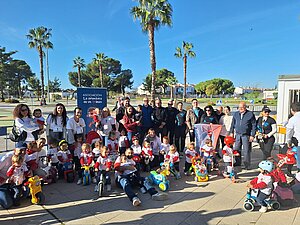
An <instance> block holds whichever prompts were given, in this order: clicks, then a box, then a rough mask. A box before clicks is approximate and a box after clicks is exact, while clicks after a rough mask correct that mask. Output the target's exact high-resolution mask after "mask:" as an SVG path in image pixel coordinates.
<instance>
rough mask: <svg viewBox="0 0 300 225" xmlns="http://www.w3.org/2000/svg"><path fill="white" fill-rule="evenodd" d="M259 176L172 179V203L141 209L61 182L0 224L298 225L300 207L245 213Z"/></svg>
mask: <svg viewBox="0 0 300 225" xmlns="http://www.w3.org/2000/svg"><path fill="white" fill-rule="evenodd" d="M273 153H274V154H275V153H276V151H274V152H273ZM252 156H253V166H252V167H253V168H255V167H256V166H257V164H258V162H259V160H260V157H261V152H260V150H259V149H258V148H255V149H254V150H253V152H252ZM183 160H184V159H182V162H181V167H182V166H183V165H184V163H183ZM257 174H258V172H256V171H255V170H252V171H248V172H246V173H239V178H240V181H241V182H240V183H232V182H231V181H230V180H228V179H224V178H223V177H221V176H217V174H215V175H213V176H212V177H211V179H210V180H209V181H208V182H206V183H197V182H195V181H193V177H192V176H188V177H186V176H183V178H182V179H180V180H175V179H174V177H170V183H171V188H170V190H169V191H168V194H169V199H168V200H166V201H162V202H157V201H153V200H152V199H151V197H150V195H149V194H141V193H139V197H140V199H141V200H142V204H141V206H139V207H134V206H132V204H131V202H130V201H129V200H128V198H127V196H126V195H125V194H124V193H123V191H122V190H121V189H119V188H116V186H115V185H113V192H112V193H111V194H110V196H105V197H102V198H99V199H97V196H96V193H95V192H94V185H89V186H82V185H76V184H75V183H71V184H70V183H66V182H65V181H59V182H58V183H56V184H50V185H45V186H44V187H43V192H44V193H45V195H46V203H45V205H43V206H39V205H31V204H30V200H29V199H24V200H23V201H22V205H21V206H20V207H17V208H12V209H9V210H3V209H1V210H0V224H1V225H17V224H22V225H23V224H84V225H90V224H110V225H113V224H114V225H117V224H149V225H150V224H151V225H153V224H164V225H177V224H178V225H179V224H180V225H195V224H200V225H202V224H203V225H205V224H209V225H210V224H220V225H221V224H222V225H225V224H226V225H235V224H236V225H237V224H239V225H248V224H249V225H253V224H256V225H270V224H272V225H277V224H278V225H283V224H284V225H299V224H300V210H299V204H298V203H296V204H295V205H294V206H291V207H286V208H282V209H280V210H278V211H268V212H267V213H260V212H258V211H257V210H256V211H254V212H246V211H244V210H243V202H244V199H245V194H246V191H247V188H246V184H247V181H249V180H250V179H251V178H253V177H254V176H256V175H257ZM137 192H138V190H137ZM298 197H299V196H298ZM298 200H300V199H299V198H298Z"/></svg>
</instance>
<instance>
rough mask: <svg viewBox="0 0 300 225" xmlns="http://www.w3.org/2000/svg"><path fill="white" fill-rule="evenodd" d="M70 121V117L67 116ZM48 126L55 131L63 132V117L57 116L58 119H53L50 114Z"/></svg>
mask: <svg viewBox="0 0 300 225" xmlns="http://www.w3.org/2000/svg"><path fill="white" fill-rule="evenodd" d="M66 119H67V121H68V118H66ZM47 126H49V129H50V130H52V131H53V132H63V128H64V126H63V119H62V116H56V119H52V115H51V114H50V115H49V116H48V118H47Z"/></svg>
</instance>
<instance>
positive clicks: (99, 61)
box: [94, 53, 107, 87]
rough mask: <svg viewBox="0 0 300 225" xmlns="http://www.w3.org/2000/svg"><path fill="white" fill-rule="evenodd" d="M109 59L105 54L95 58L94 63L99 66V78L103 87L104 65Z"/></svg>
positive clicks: (97, 55) (97, 54)
mask: <svg viewBox="0 0 300 225" xmlns="http://www.w3.org/2000/svg"><path fill="white" fill-rule="evenodd" d="M106 59H107V56H105V55H104V53H96V58H94V62H95V63H97V64H98V66H99V77H100V85H101V87H103V74H102V72H103V65H104V62H105V60H106Z"/></svg>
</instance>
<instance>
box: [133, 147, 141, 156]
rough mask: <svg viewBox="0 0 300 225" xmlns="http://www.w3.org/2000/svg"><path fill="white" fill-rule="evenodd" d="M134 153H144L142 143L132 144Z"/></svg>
mask: <svg viewBox="0 0 300 225" xmlns="http://www.w3.org/2000/svg"><path fill="white" fill-rule="evenodd" d="M131 148H132V150H133V154H134V155H140V154H141V153H142V147H141V146H140V145H131Z"/></svg>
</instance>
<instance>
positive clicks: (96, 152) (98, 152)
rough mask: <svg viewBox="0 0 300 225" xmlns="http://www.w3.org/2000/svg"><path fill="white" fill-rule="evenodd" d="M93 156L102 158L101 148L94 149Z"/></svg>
mask: <svg viewBox="0 0 300 225" xmlns="http://www.w3.org/2000/svg"><path fill="white" fill-rule="evenodd" d="M93 154H94V158H96V159H97V158H98V157H99V156H100V154H101V153H100V149H99V148H94V149H93Z"/></svg>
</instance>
